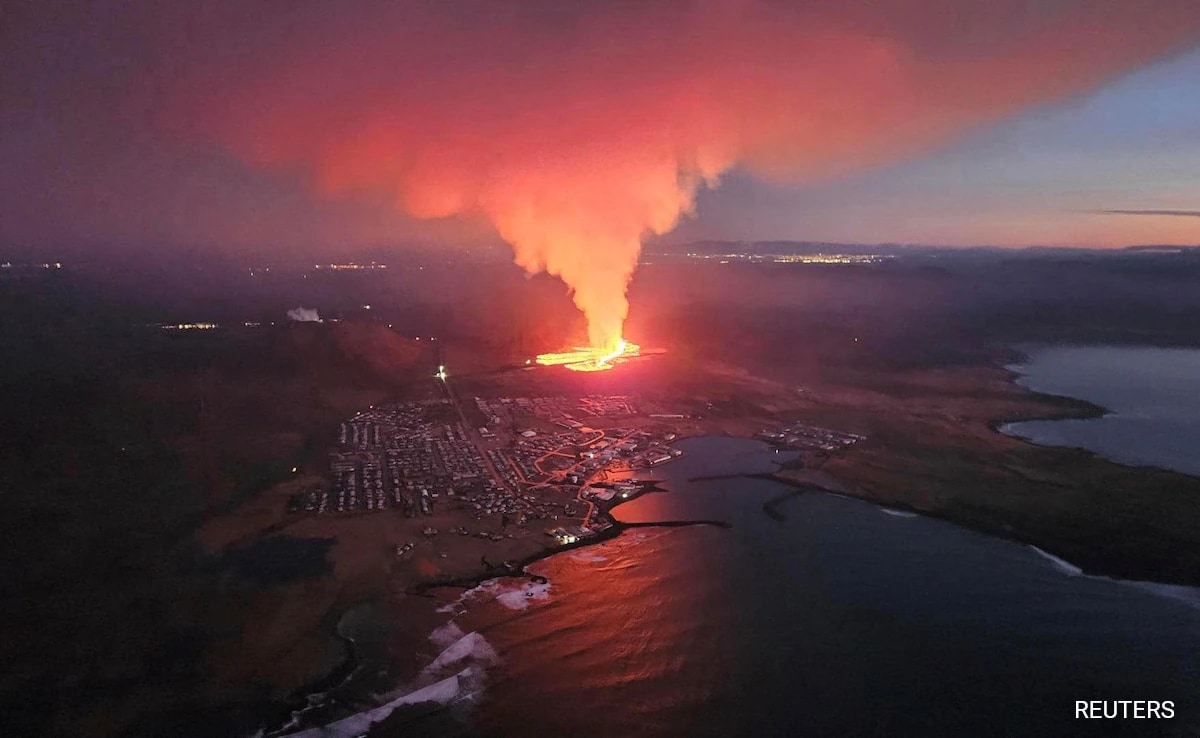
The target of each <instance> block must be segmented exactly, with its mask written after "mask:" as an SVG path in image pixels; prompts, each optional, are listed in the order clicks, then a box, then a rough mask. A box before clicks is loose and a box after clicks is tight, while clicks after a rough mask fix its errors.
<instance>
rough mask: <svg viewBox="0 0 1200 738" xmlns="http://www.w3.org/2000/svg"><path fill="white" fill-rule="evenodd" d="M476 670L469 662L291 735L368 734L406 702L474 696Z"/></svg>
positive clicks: (336, 737) (335, 737)
mask: <svg viewBox="0 0 1200 738" xmlns="http://www.w3.org/2000/svg"><path fill="white" fill-rule="evenodd" d="M475 672H476V669H475V668H474V667H471V666H468V667H467V668H465V669H463V670H462V671H460V672H458V673H457V674H453V675H451V676H448V677H446V678H445V679H442V680H439V681H437V682H434V683H433V684H430V685H428V686H425V687H421V688H420V689H417V690H414V691H412V692H409V693H408V694H404V695H401V696H399V697H397V698H395V699H394V700H392V701H391V702H386V703H384V704H382V705H380V706H379V707H376V708H374V709H371V710H366V711H363V712H360V713H356V714H354V715H351V716H350V717H347V718H342V719H341V720H338V721H336V722H333V723H329V724H328V725H322V726H320V727H318V728H309V729H307V730H302V731H300V732H298V733H289V734H288V736H287V738H355V737H356V736H361V735H364V734H365V733H366V732H367V731H369V730H370V729H371V726H372V725H374V724H375V723H378V722H380V721H382V720H385V719H386V718H387V717H388V716H389V715H391V714H392V713H393V712H395V711H396V709H397V708H399V707H402V706H404V705H419V704H421V703H428V702H434V703H437V704H439V705H449V704H451V703H453V702H456V701H458V700H459V699H462V698H464V697H471V696H473V692H471V691H469V689H468V687H469V685H470V682H472V681H473V678H474V677H476V676H477V674H476V673H475Z"/></svg>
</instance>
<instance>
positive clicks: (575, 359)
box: [537, 338, 641, 372]
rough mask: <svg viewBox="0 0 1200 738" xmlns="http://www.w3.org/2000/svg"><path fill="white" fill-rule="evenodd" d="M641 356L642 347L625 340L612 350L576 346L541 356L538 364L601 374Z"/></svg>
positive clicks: (618, 340)
mask: <svg viewBox="0 0 1200 738" xmlns="http://www.w3.org/2000/svg"><path fill="white" fill-rule="evenodd" d="M639 354H641V347H640V346H638V345H637V344H636V343H630V342H628V341H626V340H625V339H624V338H619V339H617V344H616V346H615V347H614V348H612V349H602V348H591V347H588V346H576V347H575V348H574V349H572V350H571V351H562V352H559V353H552V354H539V355H538V357H537V363H539V364H541V365H542V366H565V367H566V368H568V369H570V370H572V371H576V372H600V371H604V370H605V369H612V368H613V366H614V362H615V363H620V362H621V361H623V360H625V359H627V358H630V357H633V356H638V355H639Z"/></svg>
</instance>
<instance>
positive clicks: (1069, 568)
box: [1029, 544, 1084, 577]
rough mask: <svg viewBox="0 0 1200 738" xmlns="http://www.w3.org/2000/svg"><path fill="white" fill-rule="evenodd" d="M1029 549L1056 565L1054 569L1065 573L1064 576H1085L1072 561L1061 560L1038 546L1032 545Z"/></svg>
mask: <svg viewBox="0 0 1200 738" xmlns="http://www.w3.org/2000/svg"><path fill="white" fill-rule="evenodd" d="M1029 547H1030V548H1031V549H1033V552H1034V553H1036V554H1037V555H1038V556H1041V557H1042V558H1043V559H1045V560H1047V561H1049V562H1050V563H1052V564H1054V568H1055V569H1058V570H1059V571H1061V572H1063V573H1064V574H1067V575H1070V576H1073V577H1078V576H1084V573H1083V569H1080V568H1079V567H1078V566H1075V565H1074V564H1072V563H1071V562H1070V561H1066V560H1064V559H1060V558H1058V557H1057V556H1055V555H1054V554H1052V553H1049V552H1046V551H1043V550H1042V549H1040V548H1038V547H1037V546H1034V545H1032V544H1031V545H1030V546H1029Z"/></svg>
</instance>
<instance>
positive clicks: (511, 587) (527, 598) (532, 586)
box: [437, 578, 551, 615]
mask: <svg viewBox="0 0 1200 738" xmlns="http://www.w3.org/2000/svg"><path fill="white" fill-rule="evenodd" d="M550 592H551V585H550V582H549V581H548V580H547V581H544V582H534V581H528V580H525V581H520V582H517V583H514V581H513V580H512V579H509V578H501V579H489V580H487V581H485V582H482V583H481V584H479V585H478V586H475V587H472V588H471V589H468V590H467V591H466V592H463V593H462V594H461V595H459V596H458V599H456V600H454V601H453V602H448V603H446V604H445V605H442V606H441V607H439V608H438V609H437V611H438V612H441V613H454V614H456V615H461V614H462V613H463V611H465V610H466V608H467V607H468V606H471V605H477V604H482V603H484V602H491V601H495V602H498V603H499V604H500V605H501V606H503V607H505V608H507V609H509V610H524V609H526V608H528V607H529V605H530V604H532V603H534V602H545V601H546V600H548V599H550Z"/></svg>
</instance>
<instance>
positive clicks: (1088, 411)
mask: <svg viewBox="0 0 1200 738" xmlns="http://www.w3.org/2000/svg"><path fill="white" fill-rule="evenodd" d="M1010 350H1011V351H1014V352H1016V353H1017V354H1018V356H1019V357H1020V359H1021V360H1024V359H1028V354H1026V353H1025V352H1024V351H1022V350H1020V349H1014V348H1011V347H1010ZM1002 361H1003V363H995V364H993V366H995V367H996V368H998V369H1000V370H1002V371H1003V372H1004V373H1005V375H1006V376H1005V382H1006V384H1008V385H1010V386H1012V387H1016V388H1019V390H1020V391H1022V392H1024V393H1027V394H1029V395H1032V396H1034V397H1037V398H1039V399H1042V400H1048V401H1049V402H1050V404H1052V405H1055V406H1057V407H1058V408H1059V412H1053V413H1050V414H1046V415H1039V416H1036V417H1029V416H1023V415H1022V416H1015V417H1001V418H993V419H990V420H989V421H987V423H986V425H987V427H988V428H989V429H990V430H991V431H992V432H994V433H996V434H998V435H1001V436H1003V437H1005V438H1008V439H1013V440H1016V441H1019V442H1020V443H1022V444H1024V445H1026V446H1029V447H1030V448H1035V449H1043V450H1044V449H1054V450H1061V451H1066V452H1071V453H1078V454H1082V455H1084V456H1086V457H1087V458H1088V459H1089V460H1090V461H1095V462H1100V463H1104V464H1113V465H1116V466H1119V467H1121V468H1123V469H1128V470H1132V471H1154V472H1156V473H1162V474H1171V475H1178V476H1181V477H1184V478H1187V479H1191V480H1195V479H1200V478H1198V477H1196V476H1194V475H1191V474H1187V473H1186V472H1182V471H1178V470H1175V469H1168V468H1165V467H1159V466H1154V465H1139V464H1125V463H1122V462H1120V461H1115V460H1113V459H1110V458H1108V457H1106V456H1104V455H1102V454H1099V453H1096V452H1094V451H1092V450H1090V449H1086V448H1082V447H1075V446H1060V445H1050V444H1040V443H1035V442H1033V441H1031V440H1029V439H1027V438H1024V437H1021V436H1018V435H1015V434H1009V433H1005V432H1004V431H1003V430H1001V426H1004V425H1007V424H1010V423H1016V422H1028V421H1055V420H1092V419H1099V418H1103V417H1105V416H1106V415H1108V414H1110V413H1111V411H1110V410H1109V409H1108V408H1105V407H1103V406H1101V405H1098V404H1096V403H1094V402H1091V401H1090V400H1086V399H1082V398H1077V397H1071V396H1069V395H1057V394H1051V393H1046V392H1041V391H1038V390H1034V389H1032V388H1030V387H1026V386H1025V385H1023V384H1021V383H1020V382H1019V381H1018V380H1019V379H1020V378H1021V377H1022V376H1024V375H1023V374H1021V373H1020V372H1018V371H1016V370H1015V369H1013V368H1012V367H1013V365H1014V363H1015V362H1013V361H1011V360H1002ZM782 471H786V469H780V470H779V471H777V472H773V473H761V474H750V475H744V476H748V477H751V478H759V479H769V480H771V481H775V482H780V483H783V484H785V485H787V486H789V487H791V488H793V489H792V490H791V492H789V493H787V494H785V495H781V496H780V498H775V499H772V500H768V503H773V504H772V507H775V506H776V505H778V504H780V503H782V502H783V501H784V500H786V499H787V498H790V497H792V496H795V495H799V494H803V493H804V492H806V491H807V492H819V493H822V494H831V495H837V496H842V497H848V498H851V499H856V500H860V501H862V502H867V503H870V504H872V505H875V506H877V507H880V508H884V507H887V508H892V509H894V510H897V511H901V512H905V513H911V514H915V515H920V516H922V517H927V518H932V519H935V520H941V521H943V522H946V523H950V524H953V525H957V526H959V527H961V528H964V529H966V530H971V531H974V532H976V533H981V534H984V535H988V536H991V537H993V538H998V539H1001V540H1004V541H1008V542H1010V543H1017V544H1022V545H1026V546H1030V547H1033V548H1035V549H1037V550H1038V551H1039V552H1041V553H1043V554H1047V555H1050V556H1053V557H1054V559H1055V560H1057V561H1061V562H1063V563H1065V564H1067V565H1069V566H1071V567H1073V568H1075V569H1078V571H1079V572H1080V574H1081V575H1083V576H1091V577H1099V578H1104V579H1109V580H1112V581H1117V582H1141V583H1145V584H1150V585H1161V586H1170V587H1180V586H1183V587H1200V578H1193V579H1187V578H1184V579H1170V578H1161V577H1159V576H1158V575H1157V572H1153V571H1147V570H1146V568H1145V567H1143V566H1139V565H1136V564H1134V565H1133V566H1130V564H1129V562H1128V561H1121V562H1116V561H1112V560H1107V559H1106V557H1105V556H1104V554H1103V552H1097V554H1096V556H1097V558H1098V559H1100V560H1104V563H1103V564H1100V565H1097V564H1096V563H1094V562H1092V563H1087V564H1082V565H1081V564H1077V563H1075V562H1073V561H1070V555H1069V554H1066V552H1063V551H1061V548H1060V547H1061V545H1062V541H1061V540H1054V539H1051V538H1044V537H1039V536H1030V535H1022V534H1020V533H1018V532H1016V531H1015V530H1014V529H1013V528H1012V526H1011V525H1010V524H1008V523H1004V522H1001V521H999V520H998V519H997V520H990V521H989V520H986V519H974V520H970V519H966V518H965V517H963V516H958V515H955V514H953V513H945V512H940V511H937V510H928V509H923V508H921V507H918V506H916V505H913V504H911V503H908V502H905V501H903V500H897V499H879V498H876V497H873V496H871V495H869V494H866V493H863V492H858V491H853V490H831V489H828V488H824V487H821V486H820V485H818V484H815V483H812V482H805V481H800V480H797V479H792V478H789V477H787V476H782V475H781V474H780V472H782ZM765 507H766V503H764V508H765ZM764 512H766V510H765V509H764ZM767 514H768V515H771V513H770V512H767ZM772 517H774V516H772ZM1060 554H1062V555H1060ZM1138 572H1144V574H1139V573H1138ZM1123 574H1124V575H1125V576H1122V575H1123ZM1130 574H1132V575H1133V576H1134V577H1137V578H1132V577H1131V576H1129V575H1130Z"/></svg>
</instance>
